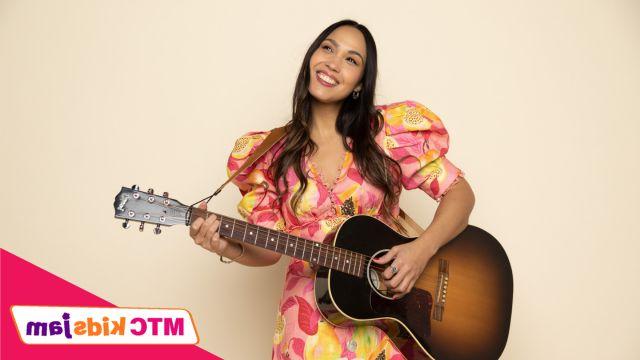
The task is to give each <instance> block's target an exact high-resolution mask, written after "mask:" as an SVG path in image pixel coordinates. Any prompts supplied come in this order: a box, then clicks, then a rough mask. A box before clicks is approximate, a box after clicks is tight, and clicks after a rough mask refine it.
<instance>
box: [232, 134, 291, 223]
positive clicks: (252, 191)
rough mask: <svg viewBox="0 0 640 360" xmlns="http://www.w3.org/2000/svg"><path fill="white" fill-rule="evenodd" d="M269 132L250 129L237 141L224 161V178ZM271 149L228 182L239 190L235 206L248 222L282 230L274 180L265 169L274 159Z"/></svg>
mask: <svg viewBox="0 0 640 360" xmlns="http://www.w3.org/2000/svg"><path fill="white" fill-rule="evenodd" d="M268 135H269V131H251V132H248V133H246V134H244V135H242V136H241V137H239V138H238V139H237V140H236V142H235V144H234V147H233V150H232V151H231V154H230V155H229V159H228V161H227V177H230V176H231V174H233V172H235V171H236V170H237V169H238V168H240V167H241V166H242V164H244V162H245V161H246V160H247V159H248V158H249V156H251V154H253V153H254V152H255V150H256V149H257V148H258V146H260V144H261V143H262V142H263V141H264V139H265V138H266V137H267V136H268ZM273 150H274V149H273V148H271V149H269V150H268V151H267V152H266V153H265V154H264V155H262V156H261V157H260V158H258V159H257V160H256V161H255V162H254V163H253V164H252V165H251V166H249V167H247V168H246V169H244V170H243V171H242V172H241V173H239V174H238V176H236V177H235V178H234V179H233V180H232V181H231V182H233V183H234V184H236V185H237V186H238V189H240V194H242V199H241V200H240V202H239V203H238V205H237V210H238V213H239V214H240V215H241V216H242V217H243V218H244V219H245V220H246V221H247V222H249V223H251V224H255V225H260V226H264V227H267V228H270V229H276V230H284V229H285V223H284V218H283V216H282V213H281V210H280V209H279V208H277V207H276V206H275V202H274V200H275V199H276V193H275V183H274V181H273V179H271V177H270V175H269V174H268V168H269V166H270V165H271V162H272V160H273V153H274V151H273Z"/></svg>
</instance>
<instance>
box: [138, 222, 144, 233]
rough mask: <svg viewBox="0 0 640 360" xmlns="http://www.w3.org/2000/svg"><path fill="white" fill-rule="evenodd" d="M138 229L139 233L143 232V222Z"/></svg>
mask: <svg viewBox="0 0 640 360" xmlns="http://www.w3.org/2000/svg"><path fill="white" fill-rule="evenodd" d="M138 229H139V230H140V231H144V221H143V222H141V223H140V227H139V228H138Z"/></svg>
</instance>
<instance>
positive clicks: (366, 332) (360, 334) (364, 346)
mask: <svg viewBox="0 0 640 360" xmlns="http://www.w3.org/2000/svg"><path fill="white" fill-rule="evenodd" d="M351 339H352V340H353V341H355V343H356V344H357V345H356V349H355V353H356V356H357V357H358V358H359V359H367V357H368V356H369V354H371V352H372V351H374V350H375V349H376V348H377V347H378V333H377V332H376V330H375V328H374V327H372V326H357V327H356V328H355V329H354V330H353V335H352V336H351Z"/></svg>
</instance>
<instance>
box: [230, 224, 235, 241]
mask: <svg viewBox="0 0 640 360" xmlns="http://www.w3.org/2000/svg"><path fill="white" fill-rule="evenodd" d="M235 228H236V219H233V225H231V235H230V236H229V237H230V238H232V239H233V230H235Z"/></svg>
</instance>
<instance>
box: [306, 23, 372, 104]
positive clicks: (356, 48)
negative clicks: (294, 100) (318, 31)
mask: <svg viewBox="0 0 640 360" xmlns="http://www.w3.org/2000/svg"><path fill="white" fill-rule="evenodd" d="M366 58H367V54H366V44H365V40H364V36H363V35H362V33H361V32H360V30H358V29H356V28H354V27H352V26H340V27H339V28H337V29H335V30H334V31H332V32H331V33H330V34H329V35H328V36H327V37H326V38H325V39H324V40H323V41H322V43H320V47H318V49H316V51H315V52H314V53H313V55H311V60H310V61H309V74H310V80H309V92H310V93H311V95H312V96H313V97H314V98H315V99H316V100H317V101H319V102H322V103H332V102H341V101H342V100H344V99H345V98H346V97H347V96H351V93H352V92H353V91H354V90H356V91H358V90H360V89H361V87H362V86H361V84H360V80H361V79H362V76H363V74H364V64H365V60H366ZM327 77H329V79H327Z"/></svg>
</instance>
